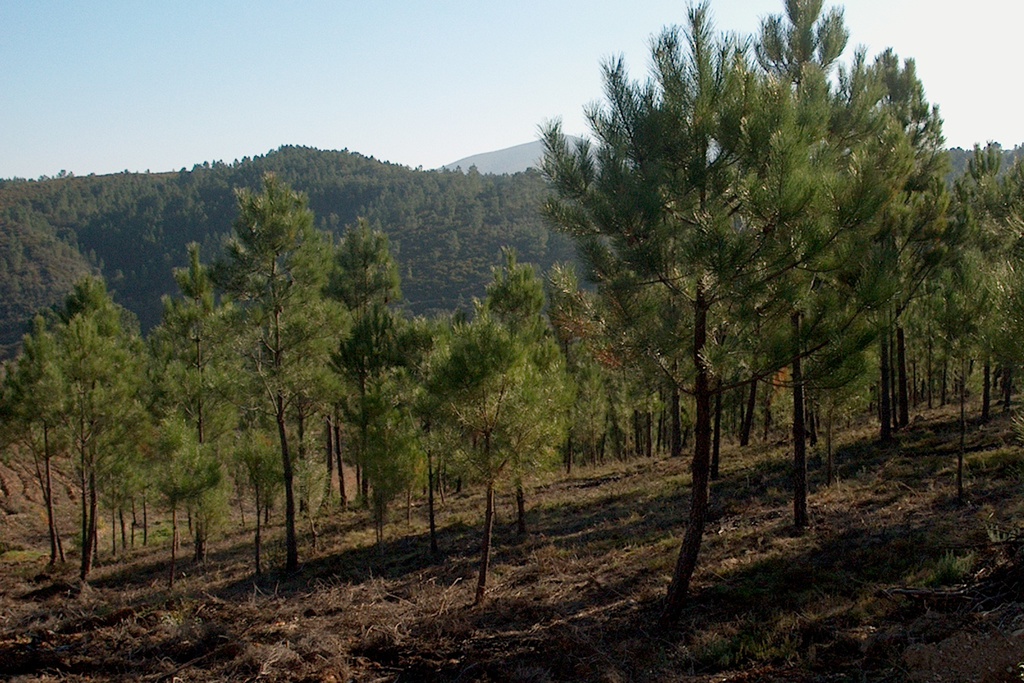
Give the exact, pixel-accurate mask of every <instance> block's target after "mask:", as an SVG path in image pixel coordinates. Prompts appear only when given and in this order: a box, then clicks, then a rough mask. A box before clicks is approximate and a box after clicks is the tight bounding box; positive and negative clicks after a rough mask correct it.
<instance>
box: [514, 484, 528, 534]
mask: <svg viewBox="0 0 1024 683" xmlns="http://www.w3.org/2000/svg"><path fill="white" fill-rule="evenodd" d="M516 533H517V534H519V535H520V536H525V535H526V494H525V493H524V492H523V484H522V482H518V483H517V484H516Z"/></svg>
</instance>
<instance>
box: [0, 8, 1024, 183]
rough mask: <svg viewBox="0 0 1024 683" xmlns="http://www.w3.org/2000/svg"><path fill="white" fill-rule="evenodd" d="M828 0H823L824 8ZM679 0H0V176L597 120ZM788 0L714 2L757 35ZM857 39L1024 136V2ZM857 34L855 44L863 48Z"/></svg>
mask: <svg viewBox="0 0 1024 683" xmlns="http://www.w3.org/2000/svg"><path fill="white" fill-rule="evenodd" d="M828 6H831V5H830V3H829V2H828V1H827V0H826V7H828ZM686 7H687V3H686V1H685V0H631V1H630V2H626V1H625V0H614V1H613V0H586V1H585V2H583V1H580V2H577V1H576V0H564V1H561V0H514V1H497V0H406V1H398V0H377V1H369V2H367V1H366V0H361V1H358V2H356V1H354V0H333V1H331V0H322V1H310V2H301V3H284V2H280V1H277V0H275V1H273V2H262V1H256V0H244V1H235V0H225V1H218V0H207V1H204V2H195V1H193V2H188V3H186V2H148V1H142V2H140V1H139V0H104V1H103V2H85V1H84V0H79V1H71V0H67V1H64V2H57V1H52V0H0V177H12V176H19V177H27V178H34V177H38V176H39V175H42V174H46V175H55V174H57V173H58V172H59V171H61V170H67V171H70V172H73V173H75V174H78V175H85V174H88V173H111V172H117V171H121V170H125V169H128V170H132V171H144V170H147V169H151V170H153V171H158V170H161V171H162V170H172V169H179V168H181V167H187V168H191V167H192V166H193V165H194V164H196V163H201V162H203V161H214V160H223V161H227V162H230V161H233V160H234V159H240V158H242V157H243V156H252V155H258V154H264V153H266V152H267V151H269V150H271V149H274V148H276V147H279V146H280V145H283V144H296V145H308V146H313V147H318V148H320V149H344V148H347V149H349V150H351V151H355V152H359V153H361V154H365V155H367V156H373V157H376V158H378V159H383V160H387V161H393V162H396V163H400V164H405V165H408V166H411V167H416V166H423V167H424V168H435V167H438V166H440V165H442V164H445V163H449V162H451V161H455V160H457V159H460V158H462V157H465V156H469V155H471V154H476V153H480V152H487V151H492V150H496V149H501V148H504V147H509V146H512V145H516V144H520V143H523V142H529V141H531V140H534V139H536V137H537V127H538V125H539V124H541V123H543V122H544V121H547V120H549V119H552V118H556V117H561V118H562V120H563V122H564V124H565V130H566V131H567V132H570V133H576V132H584V131H585V130H586V129H585V125H584V122H583V116H582V112H583V108H584V106H585V105H586V104H587V103H590V102H593V101H596V100H599V99H600V97H601V94H602V91H601V79H600V65H601V63H602V61H603V60H605V59H607V58H609V57H612V56H616V55H619V54H622V55H624V56H625V58H626V60H627V63H628V65H629V67H630V70H631V73H632V74H633V75H634V76H635V77H637V78H642V77H645V76H646V74H647V70H648V65H649V58H648V46H649V44H650V38H651V36H652V35H653V34H655V33H658V32H659V31H660V30H661V28H662V27H663V26H666V25H670V24H680V23H683V22H684V21H685V16H686ZM783 7H784V2H783V0H712V10H713V13H714V17H715V20H716V24H717V26H718V27H719V28H721V29H725V30H730V31H736V32H739V33H751V32H754V31H755V30H756V28H757V26H758V22H759V19H760V18H761V17H763V16H765V15H767V14H770V13H778V12H781V11H782V10H783ZM845 11H846V21H847V25H848V27H849V29H850V33H851V50H852V46H854V45H863V46H864V47H866V48H867V49H868V54H869V55H870V56H874V55H875V54H876V53H877V52H879V51H881V50H882V49H884V48H885V47H890V46H891V47H893V48H894V49H895V50H896V52H897V53H898V54H899V55H900V56H901V57H914V58H915V59H916V61H917V65H918V74H919V76H920V78H921V80H922V81H923V83H924V85H925V88H926V90H927V95H928V98H929V100H930V101H932V102H933V103H937V104H939V105H940V107H941V112H942V116H943V118H944V119H945V132H946V139H947V141H948V143H949V145H950V146H961V147H970V146H971V145H973V144H974V143H975V142H981V143H984V142H985V141H987V140H995V141H998V142H1001V143H1002V144H1003V145H1004V146H1007V147H1012V146H1014V145H1015V144H1019V143H1022V142H1024V116H1022V114H1021V112H1022V111H1024V107H1022V106H1021V105H1022V104H1024V101H1022V100H1024V91H1022V89H1021V88H1020V83H1019V77H1018V76H1017V73H1018V69H1019V67H1018V63H1017V62H1018V59H1019V58H1020V57H1019V55H1020V51H1019V47H1018V46H1019V44H1020V43H1019V37H1018V35H1017V33H1018V31H1020V30H1021V27H1022V26H1024V21H1022V20H1024V3H1019V2H1016V1H1013V2H1010V1H1008V0H972V1H971V2H957V3H953V2H941V1H939V2H937V1H935V0H849V2H847V3H846V10H845ZM851 50H848V52H850V51H851Z"/></svg>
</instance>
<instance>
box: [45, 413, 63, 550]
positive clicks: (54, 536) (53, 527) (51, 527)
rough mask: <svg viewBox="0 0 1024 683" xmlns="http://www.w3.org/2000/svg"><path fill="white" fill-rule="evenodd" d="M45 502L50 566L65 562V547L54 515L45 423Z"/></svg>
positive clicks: (48, 443)
mask: <svg viewBox="0 0 1024 683" xmlns="http://www.w3.org/2000/svg"><path fill="white" fill-rule="evenodd" d="M43 473H44V477H43V479H44V481H43V502H45V503H46V526H47V531H48V532H49V534H50V566H51V567H52V566H53V565H55V564H56V563H57V559H58V558H59V559H60V562H61V564H63V563H64V547H63V546H62V545H61V542H60V534H59V533H57V520H56V519H54V516H53V475H52V471H51V468H50V430H49V428H48V427H47V426H46V425H43Z"/></svg>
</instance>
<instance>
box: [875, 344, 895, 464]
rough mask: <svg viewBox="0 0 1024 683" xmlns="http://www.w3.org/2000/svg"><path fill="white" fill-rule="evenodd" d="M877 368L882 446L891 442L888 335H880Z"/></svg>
mask: <svg viewBox="0 0 1024 683" xmlns="http://www.w3.org/2000/svg"><path fill="white" fill-rule="evenodd" d="M880 346H881V352H882V353H881V357H880V359H879V366H880V368H881V374H882V376H881V378H880V381H879V393H878V421H879V423H880V426H881V434H880V435H879V436H880V439H881V441H882V443H883V444H887V443H890V442H892V406H891V404H890V403H889V335H888V332H886V333H885V334H883V335H882V341H881V344H880Z"/></svg>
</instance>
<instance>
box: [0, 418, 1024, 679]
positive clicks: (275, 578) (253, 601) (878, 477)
mask: <svg viewBox="0 0 1024 683" xmlns="http://www.w3.org/2000/svg"><path fill="white" fill-rule="evenodd" d="M955 430H956V427H955V420H954V419H953V417H952V414H951V413H946V412H943V411H934V412H933V413H930V414H928V415H927V417H926V418H925V419H920V420H918V421H916V422H915V423H914V424H913V425H912V426H911V428H910V429H908V430H907V431H906V432H905V433H903V434H901V435H900V440H899V443H898V445H896V446H894V447H891V448H887V449H879V448H877V447H876V446H875V445H874V444H873V442H872V439H871V437H872V436H873V434H872V433H871V431H870V430H869V429H867V428H865V429H863V430H859V431H858V430H856V429H853V430H851V431H849V432H848V433H847V434H846V435H845V436H844V438H843V439H842V441H841V442H840V446H839V449H838V452H837V457H838V462H839V472H840V480H839V482H838V483H837V484H835V485H833V486H831V487H826V486H825V485H824V475H823V466H822V464H821V463H820V461H819V460H817V459H814V458H812V465H811V484H812V488H811V490H812V494H811V498H810V505H811V515H812V525H811V528H810V529H808V530H806V531H804V532H801V533H797V532H796V531H795V530H794V529H793V527H792V525H791V522H790V516H791V505H792V503H791V501H790V499H789V494H788V463H787V451H786V448H785V444H768V445H765V444H754V445H753V446H751V447H748V448H746V449H739V448H738V447H736V446H734V445H731V444H727V446H726V448H725V449H724V450H723V455H722V458H723V459H722V462H723V476H722V478H721V479H720V480H719V481H716V482H714V484H713V485H712V509H711V515H710V519H709V523H708V527H707V534H706V536H705V539H704V547H703V550H702V556H701V562H700V565H699V568H698V571H697V574H696V576H695V579H694V584H693V590H692V592H691V597H690V599H689V602H688V605H687V608H686V611H685V613H684V615H683V619H682V620H681V622H680V624H679V626H678V627H677V628H674V629H670V630H661V629H659V628H658V627H657V625H656V624H657V617H658V614H659V611H660V608H661V600H662V598H663V596H664V594H665V590H666V588H667V585H668V580H669V577H670V574H671V570H672V567H673V565H674V562H675V559H676V555H677V554H678V551H679V543H680V539H681V535H682V531H683V525H684V521H685V514H686V509H687V507H686V506H687V495H688V482H689V475H688V463H687V462H686V461H685V459H684V460H670V459H666V458H653V459H639V460H633V461H630V462H624V463H618V462H616V463H607V464H605V465H602V466H596V467H585V468H580V469H578V470H576V471H574V473H573V475H572V476H570V477H566V476H565V475H563V474H559V473H549V474H546V475H544V476H542V477H538V478H537V479H536V480H534V481H532V482H530V485H529V486H528V489H527V490H528V497H527V501H528V508H529V512H528V522H529V533H528V534H527V535H525V536H519V535H517V534H516V532H515V525H514V510H515V507H514V504H515V501H514V496H513V495H512V494H511V492H509V491H505V492H503V494H502V497H501V499H500V501H499V519H498V523H497V524H496V527H495V544H496V545H495V548H494V555H493V564H492V573H491V576H490V584H489V585H490V591H489V598H488V600H487V601H486V602H485V603H484V604H483V605H479V606H473V605H472V599H473V593H474V588H475V579H476V569H477V564H476V563H477V555H478V552H479V543H480V524H481V518H482V511H483V505H482V496H481V495H480V493H479V492H477V491H475V490H472V489H470V490H468V491H467V492H466V493H463V494H458V495H455V494H451V495H449V496H447V497H446V499H445V501H444V503H443V504H442V505H441V506H440V512H439V525H440V526H439V541H440V547H441V554H440V555H439V556H438V557H432V556H431V555H430V553H429V544H428V536H427V531H426V528H427V527H426V508H425V504H424V503H423V502H422V501H418V500H414V501H413V504H412V507H411V509H410V517H409V519H408V521H407V517H406V510H405V506H404V504H396V505H395V508H394V510H393V511H392V519H391V521H390V523H389V525H388V527H387V529H386V537H385V542H384V544H383V547H382V548H380V549H378V548H377V547H376V546H375V545H374V542H373V528H372V523H371V521H370V516H369V513H368V512H367V511H365V510H358V509H357V510H348V511H341V510H340V509H335V508H332V510H331V512H330V513H329V514H326V515H324V516H323V518H322V519H321V520H320V525H321V526H320V530H319V534H318V538H319V542H320V545H319V547H318V548H313V547H312V540H311V538H308V537H307V538H304V545H303V547H302V548H301V551H300V557H301V559H302V562H303V565H302V567H301V569H300V571H299V572H297V573H296V574H292V575H287V574H284V573H281V572H278V571H270V572H268V573H265V574H264V575H262V576H260V577H254V576H253V572H252V558H251V529H249V528H247V527H242V526H241V525H240V524H239V522H238V521H237V520H235V521H233V522H231V523H230V524H229V525H228V526H227V527H224V528H222V529H221V530H220V531H219V533H218V536H217V538H216V539H215V540H214V542H213V544H212V546H211V552H210V555H209V557H208V559H207V561H206V563H205V564H197V563H194V562H192V561H191V560H190V559H185V560H180V559H179V562H178V569H179V572H178V574H177V577H176V579H177V580H176V583H175V585H174V587H173V588H169V587H168V582H167V577H168V566H169V559H170V550H169V545H168V543H167V542H166V540H159V539H161V538H166V534H164V535H163V537H161V534H160V533H158V532H157V530H156V529H155V530H154V531H153V533H152V537H151V538H152V543H151V544H150V545H149V546H148V547H141V543H140V541H139V539H138V537H137V538H136V545H135V547H134V548H132V549H130V550H128V551H127V552H125V551H123V549H122V550H121V552H120V553H119V554H118V556H116V557H115V556H113V555H112V554H111V552H110V550H109V548H106V546H105V543H104V541H103V538H102V537H101V543H100V548H101V556H100V563H99V566H98V567H97V569H96V571H95V572H94V574H93V576H92V577H91V579H90V582H89V584H88V585H82V584H79V582H78V581H77V571H76V566H75V559H76V558H75V557H74V556H72V557H70V558H69V562H68V564H67V565H65V566H63V567H58V568H55V569H49V568H47V566H46V559H47V556H46V554H45V551H46V548H47V541H46V536H45V533H43V532H44V531H45V527H44V526H43V522H44V519H43V516H42V508H41V505H40V501H39V498H40V496H39V494H38V491H37V490H36V489H35V487H36V484H35V483H34V481H33V476H34V473H33V472H32V471H31V469H29V468H25V467H22V468H20V469H19V467H10V466H3V467H0V509H2V511H3V519H2V521H0V534H2V535H0V544H2V547H0V549H2V550H3V551H4V552H3V554H0V678H2V679H4V680H16V681H57V680H61V681H100V680H104V681H105V680H123V681H129V680H131V681H137V680H148V681H219V680H232V681H339V682H340V681H356V682H360V683H361V682H369V681H410V682H411V681H463V682H469V681H509V682H522V683H527V682H531V683H543V682H547V681H601V682H606V683H613V682H626V681H695V682H700V683H711V682H712V681H715V682H725V681H801V682H804V681H806V682H810V681H823V682H824V681H851V682H852V681H913V682H926V681H927V682H931V681H964V682H968V681H971V682H975V681H985V682H995V681H1020V680H1021V669H1020V667H1019V665H1020V664H1021V663H1022V662H1024V561H1022V558H1021V556H1022V547H1024V544H1022V543H1021V542H1019V541H1018V538H1017V535H1018V533H1019V529H1020V528H1021V527H1022V526H1024V522H1022V520H1024V516H1022V515H1024V504H1022V500H1021V494H1022V492H1024V491H1022V486H1024V453H1022V451H1021V449H1020V448H1019V447H1018V446H1016V445H1014V443H1013V440H1012V438H1011V436H1010V427H1009V420H1008V419H1007V418H1005V417H999V418H996V419H995V420H993V421H992V422H991V423H990V424H988V425H984V426H982V425H972V426H971V431H970V433H969V435H968V437H969V438H968V445H967V451H968V460H967V462H968V469H967V471H968V479H967V499H966V501H965V502H964V504H958V501H957V500H956V496H955V488H954V486H953V479H952V473H953V471H954V468H955V463H956V449H955V445H956V439H955V438H954V435H955ZM816 453H817V451H816ZM61 482H62V484H61V485H62V489H61V493H60V494H59V498H60V517H61V526H62V529H63V530H64V533H65V534H66V536H67V537H69V538H70V537H72V535H73V530H74V525H75V521H76V519H77V509H76V507H75V499H74V488H73V487H72V486H71V485H70V482H67V481H65V480H63V479H62V480H61ZM246 521H247V522H248V524H250V525H251V522H252V520H251V515H249V516H247V519H246ZM157 528H159V525H157ZM280 531H281V530H280V528H278V527H274V528H272V530H271V539H270V541H268V543H267V545H268V548H267V550H268V555H269V561H270V563H271V566H279V565H281V564H282V560H283V548H282V545H281V539H280ZM107 543H109V540H108V541H107ZM182 553H183V554H185V555H186V556H187V554H188V552H187V548H183V549H182Z"/></svg>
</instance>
